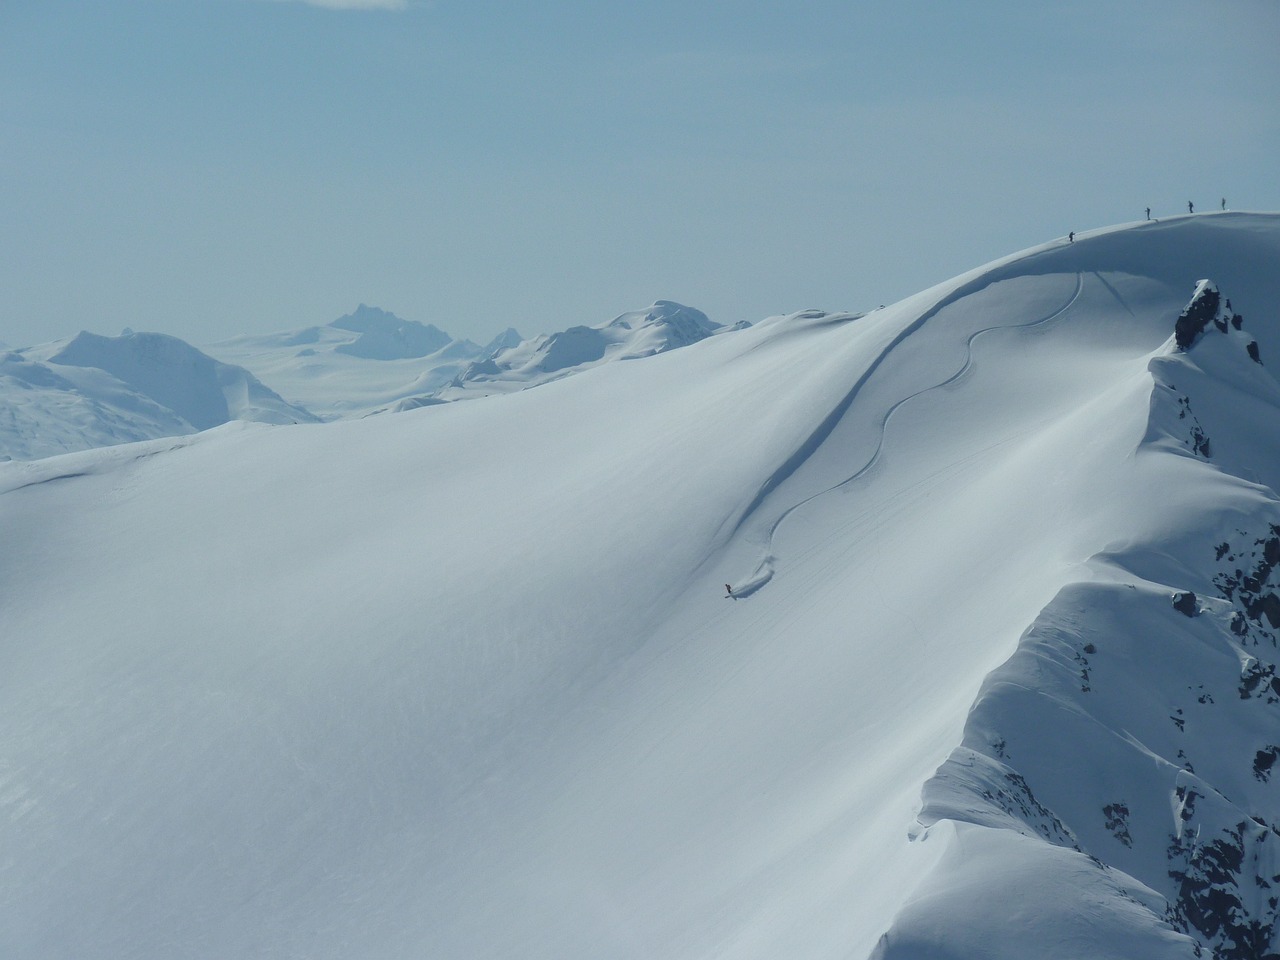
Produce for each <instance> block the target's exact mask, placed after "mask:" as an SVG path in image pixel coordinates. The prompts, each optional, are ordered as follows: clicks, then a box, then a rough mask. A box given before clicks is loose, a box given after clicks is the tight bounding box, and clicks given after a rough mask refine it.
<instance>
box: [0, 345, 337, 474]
mask: <svg viewBox="0 0 1280 960" xmlns="http://www.w3.org/2000/svg"><path fill="white" fill-rule="evenodd" d="M0 398H2V399H3V404H2V405H0V457H4V458H9V459H17V460H31V459H36V458H39V457H47V456H52V455H55V454H58V453H65V452H68V451H75V450H83V449H88V448H90V447H96V446H106V445H109V444H115V443H127V442H131V441H136V440H144V439H151V438H155V437H164V436H175V435H179V434H185V433H191V432H193V431H195V430H203V429H207V428H208V427H211V426H215V425H217V424H221V423H226V422H227V421H228V420H256V421H261V422H263V423H308V422H314V420H315V418H314V417H313V416H311V414H310V413H308V412H307V411H305V410H302V409H300V408H298V407H294V406H292V405H290V404H288V403H285V401H283V400H282V399H281V398H280V397H278V396H277V395H276V394H275V393H273V392H272V391H271V390H269V389H268V388H266V387H265V386H263V385H262V384H261V383H260V382H259V381H258V380H257V379H256V378H255V377H254V376H253V375H252V374H250V373H249V372H248V371H247V370H243V369H241V368H239V367H234V366H230V365H228V364H224V363H219V362H217V361H216V360H213V359H212V358H211V357H208V356H206V355H205V354H203V353H201V352H200V351H198V350H196V349H195V348H194V347H192V346H190V345H189V344H186V343H184V342H183V341H181V340H178V339H176V338H174V337H169V336H165V335H163V334H158V333H128V334H125V335H123V336H119V337H101V336H98V335H96V334H91V333H81V334H79V335H77V336H76V337H73V338H72V339H70V340H66V341H57V342H55V343H51V344H45V345H43V346H40V347H32V348H29V349H27V350H21V351H13V352H9V353H7V354H5V355H4V356H2V357H0Z"/></svg>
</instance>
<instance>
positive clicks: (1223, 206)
mask: <svg viewBox="0 0 1280 960" xmlns="http://www.w3.org/2000/svg"><path fill="white" fill-rule="evenodd" d="M1222 209H1223V210H1225V209H1227V198H1226V197H1223V198H1222Z"/></svg>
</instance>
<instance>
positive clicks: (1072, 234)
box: [1067, 230, 1076, 243]
mask: <svg viewBox="0 0 1280 960" xmlns="http://www.w3.org/2000/svg"><path fill="white" fill-rule="evenodd" d="M1067 242H1068V243H1075V242H1076V232H1075V231H1074V230H1072V231H1071V232H1070V233H1068V234H1067Z"/></svg>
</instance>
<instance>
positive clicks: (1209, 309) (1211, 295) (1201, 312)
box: [1173, 285, 1221, 350]
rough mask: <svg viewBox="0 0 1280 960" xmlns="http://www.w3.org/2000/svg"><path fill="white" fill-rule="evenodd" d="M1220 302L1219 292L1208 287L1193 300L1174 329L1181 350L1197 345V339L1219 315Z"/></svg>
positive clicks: (1202, 289) (1203, 288) (1200, 291)
mask: <svg viewBox="0 0 1280 960" xmlns="http://www.w3.org/2000/svg"><path fill="white" fill-rule="evenodd" d="M1220 302H1221V298H1220V297H1219V296H1218V291H1217V290H1215V289H1214V288H1213V287H1212V286H1208V285H1206V286H1204V287H1202V288H1201V289H1200V290H1199V291H1198V292H1197V293H1196V295H1195V296H1194V297H1192V298H1191V302H1190V303H1188V304H1187V306H1186V307H1185V308H1184V309H1183V311H1182V314H1181V315H1180V316H1179V317H1178V320H1177V323H1175V324H1174V328H1173V330H1174V338H1175V339H1176V341H1177V344H1178V349H1179V350H1186V349H1187V348H1188V347H1190V346H1191V344H1193V343H1195V339H1196V337H1198V336H1199V335H1200V334H1201V333H1203V332H1204V329H1205V327H1207V326H1208V325H1209V323H1210V321H1212V320H1213V318H1214V317H1215V316H1216V315H1217V313H1218V304H1219V303H1220Z"/></svg>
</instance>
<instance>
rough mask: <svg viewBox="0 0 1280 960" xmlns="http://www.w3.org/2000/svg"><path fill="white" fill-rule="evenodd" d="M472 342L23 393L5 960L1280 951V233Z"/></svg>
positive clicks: (82, 381) (235, 359) (1016, 263)
mask: <svg viewBox="0 0 1280 960" xmlns="http://www.w3.org/2000/svg"><path fill="white" fill-rule="evenodd" d="M432 330H433V328H427V327H425V326H420V325H414V324H411V323H409V322H407V321H402V320H400V319H399V318H396V317H394V316H392V315H390V314H386V313H384V312H382V311H379V310H377V309H375V308H370V307H361V308H360V309H358V310H357V311H355V313H353V314H351V315H349V316H348V317H346V318H342V319H341V320H340V321H338V322H337V323H334V324H324V325H320V326H316V327H310V328H307V329H306V330H302V331H288V332H285V333H280V334H272V335H268V336H262V337H242V338H237V339H236V340H234V341H227V342H226V343H223V344H219V345H215V346H214V347H210V348H209V351H208V354H207V355H205V354H199V355H197V354H196V353H194V352H190V351H191V349H192V348H189V347H186V345H181V344H178V343H177V342H170V341H169V340H167V339H163V338H161V339H154V338H153V337H154V335H133V336H132V337H126V338H123V339H118V340H117V339H108V338H93V337H89V336H87V335H82V338H76V340H73V341H69V342H62V343H60V344H53V345H47V346H46V347H43V348H31V349H28V350H19V351H11V352H9V353H7V354H4V355H3V357H4V359H3V361H2V362H0V374H3V376H5V377H7V378H8V379H7V380H5V381H4V383H5V389H6V391H7V393H6V396H8V397H15V398H18V399H16V400H14V401H13V402H12V403H11V404H10V407H9V409H10V411H11V412H10V413H9V420H8V423H9V424H10V430H11V435H14V436H17V435H25V437H26V440H25V441H24V442H27V443H28V444H29V446H28V447H27V448H26V449H28V450H34V449H35V440H36V439H40V440H41V442H44V443H46V447H45V448H44V449H46V450H50V447H49V445H48V444H49V438H50V437H51V436H54V435H55V434H57V432H58V431H61V433H60V434H57V435H61V436H64V437H66V438H68V440H67V442H68V443H69V444H70V441H71V438H73V437H74V436H75V434H76V431H77V430H82V429H83V430H85V431H86V432H85V433H84V438H86V439H84V440H83V441H82V446H83V443H84V442H88V440H91V439H92V438H93V436H97V435H109V434H110V432H111V431H112V430H114V431H115V437H116V439H117V440H124V439H128V438H127V437H126V436H125V431H126V427H127V424H129V423H130V422H133V421H132V420H131V419H130V418H137V417H141V416H144V415H145V417H146V418H147V422H148V423H152V424H153V426H152V427H149V428H148V429H149V430H152V431H153V433H152V434H151V439H143V440H142V441H141V442H135V443H114V445H110V446H95V447H93V448H91V449H79V450H78V451H77V452H70V453H66V454H64V455H60V456H43V458H36V457H34V456H33V457H29V458H25V459H22V458H18V459H14V460H12V461H10V462H5V463H0V529H3V531H4V535H5V545H6V549H5V550H4V551H0V584H3V586H4V589H3V591H2V593H3V599H2V600H0V604H3V606H2V608H0V614H2V616H0V622H3V623H4V625H5V629H4V631H3V635H2V636H0V657H2V658H3V665H4V669H3V670H0V729H4V730H7V731H11V732H13V736H10V737H8V738H5V739H4V740H3V742H2V743H0V850H3V851H4V856H3V857H0V901H2V902H3V903H4V904H5V905H6V909H5V910H4V911H0V955H2V956H6V957H7V956H15V957H36V956H41V957H43V956H50V957H76V958H78V960H108V958H112V960H114V958H116V957H120V956H130V957H133V958H137V960H169V958H171V957H173V956H175V955H181V956H184V957H189V958H193V960H221V958H225V957H242V958H271V960H275V958H285V957H299V956H301V957H307V958H309V960H391V958H401V957H405V958H407V957H414V958H439V960H452V958H456V957H469V958H471V957H474V958H486V960H496V958H508V957H521V958H522V960H630V958H634V957H637V956H646V957H662V958H667V960H705V958H708V957H717V958H724V960H767V958H776V957H794V958H801V960H848V958H851V957H852V958H874V960H1026V958H1028V957H1035V958H1037V960H1079V958H1081V957H1088V958H1090V960H1193V958H1201V960H1205V958H1209V957H1217V958H1221V960H1274V958H1275V957H1277V956H1280V496H1278V495H1277V491H1280V426H1278V425H1280V383H1278V382H1277V380H1276V377H1275V372H1274V366H1273V365H1272V363H1273V361H1272V358H1273V357H1275V356H1277V351H1278V350H1280V215H1274V214H1247V213H1226V212H1223V213H1213V214H1207V215H1196V216H1185V217H1175V218H1168V219H1164V220H1161V221H1159V222H1155V221H1152V222H1144V223H1136V224H1127V225H1123V226H1118V227H1113V228H1108V229H1103V230H1097V231H1089V232H1082V233H1079V234H1077V235H1075V236H1074V238H1072V239H1071V240H1067V239H1065V238H1064V239H1063V240H1061V241H1054V242H1050V243H1046V244H1042V245H1040V246H1037V247H1034V248H1031V249H1029V250H1025V251H1022V252H1019V253H1016V254H1013V255H1011V256H1009V257H1006V258H1003V259H1001V260H997V261H995V262H993V263H989V264H986V265H984V266H981V267H978V268H976V269H974V270H972V271H970V272H969V273H966V274H964V275H962V276H959V277H956V278H954V279H952V280H949V281H946V282H945V283H941V284H939V285H937V286H935V287H933V288H931V289H928V290H924V291H922V292H920V293H918V294H916V295H914V296H912V297H909V298H907V299H906V300H903V301H901V302H899V303H895V304H890V305H888V306H885V307H884V308H881V309H876V310H872V311H870V312H867V313H865V314H863V313H824V312H822V311H817V310H807V311H802V312H799V313H794V314H790V315H787V316H776V317H769V318H766V319H763V320H761V321H759V322H758V323H755V324H752V325H749V326H748V325H738V326H732V327H726V326H717V325H716V324H714V323H712V322H711V321H709V320H707V318H706V317H705V316H703V315H702V314H700V313H698V312H697V311H694V310H691V309H690V308H687V307H682V306H680V305H678V304H674V303H670V302H666V301H659V302H658V303H655V304H654V305H653V306H651V307H650V308H648V309H646V310H640V311H635V312H632V313H627V314H623V315H622V316H620V317H618V318H616V319H614V320H612V321H609V322H607V323H602V324H599V325H596V326H570V327H568V328H567V329H565V330H563V331H561V332H560V333H556V334H550V335H546V336H540V337H536V338H533V339H530V340H521V339H520V338H519V336H518V335H514V334H512V333H511V332H510V331H508V333H507V334H504V335H503V336H502V337H500V338H498V340H496V341H495V342H494V343H492V344H490V345H488V346H487V347H478V346H476V345H475V344H468V343H466V342H465V341H455V340H449V339H447V335H445V334H443V333H440V332H439V331H435V332H434V333H433V332H432ZM442 338H444V339H442ZM104 341H105V342H104ZM214 357H216V358H217V359H216V360H214V359H213V358H214ZM622 361H625V362H622ZM219 365H221V366H219ZM248 371H252V373H249V372H248ZM250 378H253V379H250ZM254 383H258V384H260V385H261V384H271V389H274V390H278V391H279V394H272V395H271V396H275V397H276V399H275V400H271V398H270V397H269V396H267V395H265V394H260V393H258V392H255V391H256V388H254V386H253V384H254ZM197 385H198V389H196V387H197ZM531 387H536V388H537V389H530V388H531ZM263 389H266V388H265V387H264V388H263ZM486 397H487V398H489V399H483V398H486ZM254 398H256V399H254ZM464 401H465V402H464ZM237 403H239V404H241V405H240V406H237ZM246 403H247V404H248V405H249V406H250V407H255V408H256V409H258V410H261V411H267V412H266V413H264V414H263V418H264V419H266V418H267V417H273V418H274V419H273V420H270V422H269V423H268V424H258V423H250V422H244V423H236V422H235V421H234V420H231V421H226V420H225V418H227V417H233V418H234V417H235V416H237V415H238V414H237V412H238V411H241V410H244V409H246V407H245V406H244V404H246ZM295 409H296V410H298V411H299V413H296V414H295V413H293V412H292V411H293V410H295ZM396 410H398V411H403V412H400V413H395V414H394V415H378V416H370V415H369V414H372V413H378V412H390V411H396ZM303 413H305V414H309V415H312V416H314V418H315V419H319V420H322V421H327V422H320V423H301V422H299V423H298V425H296V426H295V425H294V424H293V423H291V422H286V421H291V420H294V419H297V420H299V421H301V420H303V419H305V417H303V416H302V414H303ZM95 418H96V419H95ZM247 419H249V418H246V420H247ZM220 421H221V422H220ZM219 422H220V425H217V426H214V427H213V429H203V430H201V429H199V427H198V426H197V423H208V424H215V423H219ZM90 423H97V424H99V425H105V426H102V427H101V429H100V430H98V428H96V427H95V428H94V429H95V430H98V433H96V434H95V433H93V431H88V430H87V428H86V426H85V425H86V424H90ZM55 424H61V425H62V426H58V427H57V428H56V430H55V428H54V427H53V426H52V425H55ZM0 425H3V424H0ZM162 430H167V431H169V432H170V433H171V434H172V435H168V436H166V435H165V434H164V433H162V432H161V431H162ZM24 431H25V434H24ZM106 442H112V441H111V440H107V441H106ZM50 452H51V450H50ZM726 586H727V587H728V589H727V590H726Z"/></svg>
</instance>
